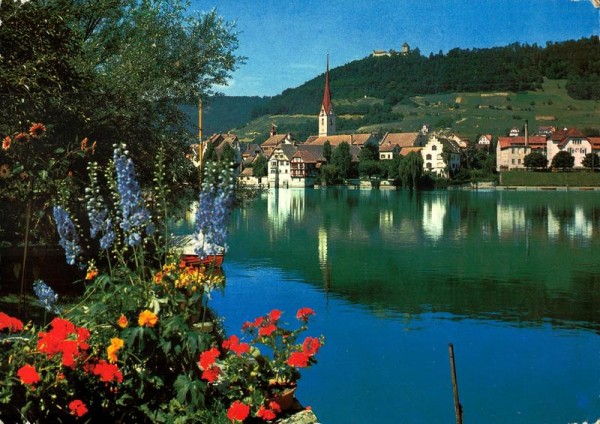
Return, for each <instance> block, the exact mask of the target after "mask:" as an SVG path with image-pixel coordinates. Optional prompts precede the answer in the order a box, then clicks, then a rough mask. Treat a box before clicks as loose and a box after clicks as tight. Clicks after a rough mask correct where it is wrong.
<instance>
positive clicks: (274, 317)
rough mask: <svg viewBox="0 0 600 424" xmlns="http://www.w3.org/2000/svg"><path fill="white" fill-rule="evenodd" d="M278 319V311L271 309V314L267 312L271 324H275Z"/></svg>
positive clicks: (279, 316) (279, 314)
mask: <svg viewBox="0 0 600 424" xmlns="http://www.w3.org/2000/svg"><path fill="white" fill-rule="evenodd" d="M279 318H281V311H280V310H278V309H273V310H272V311H271V312H269V320H271V322H273V323H275V322H277V321H279Z"/></svg>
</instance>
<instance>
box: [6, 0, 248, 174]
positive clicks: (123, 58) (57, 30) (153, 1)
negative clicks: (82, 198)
mask: <svg viewBox="0 0 600 424" xmlns="http://www.w3.org/2000/svg"><path fill="white" fill-rule="evenodd" d="M21 3H22V2H13V1H5V2H2V5H1V7H2V24H1V25H0V57H1V59H0V62H1V63H0V64H1V65H2V66H0V90H1V93H2V95H3V105H4V107H3V108H2V109H1V110H0V132H1V133H3V134H7V133H10V132H11V131H12V130H13V128H12V127H13V126H14V125H15V124H17V125H18V124H20V125H24V124H26V123H28V122H44V123H46V124H53V126H54V128H53V130H54V132H55V133H56V134H57V135H58V136H59V137H61V138H62V139H64V140H70V141H73V140H81V139H83V138H84V137H88V138H89V139H90V140H93V141H97V148H96V159H97V160H99V161H100V162H105V161H107V160H108V159H109V158H110V156H111V152H112V145H113V143H115V142H118V141H124V140H125V141H127V144H128V146H129V149H130V150H131V151H132V154H133V155H134V156H135V157H136V158H138V159H139V160H138V163H139V164H140V165H139V168H140V171H141V172H140V177H141V179H142V183H144V182H146V183H149V182H150V181H149V179H150V175H151V172H150V169H151V166H152V163H153V162H154V158H155V152H156V149H157V148H158V147H159V146H161V145H162V146H164V147H165V149H166V150H167V157H168V158H169V161H170V163H169V164H168V165H167V170H168V171H169V172H170V173H171V174H172V177H173V179H175V180H179V181H182V180H184V179H186V178H188V177H189V175H190V174H191V169H190V167H189V164H188V163H186V161H185V154H184V153H185V152H186V149H187V145H188V144H189V143H190V142H191V137H190V133H189V132H188V130H187V128H186V127H185V119H184V114H183V113H182V112H181V110H180V109H179V104H180V103H181V102H183V101H186V100H193V101H196V102H197V99H198V98H199V97H201V96H206V95H208V94H211V93H212V91H213V87H214V86H215V85H220V84H226V83H227V77H228V76H229V75H230V73H231V72H232V71H233V70H234V69H235V68H236V67H237V64H238V63H240V60H242V59H243V58H240V57H238V56H236V55H235V54H234V52H235V49H236V48H237V45H238V42H237V33H236V31H235V27H234V26H233V24H231V23H228V22H226V21H224V20H223V19H222V18H221V17H220V16H219V15H218V14H217V13H216V12H215V11H214V10H213V11H209V12H206V13H203V14H198V13H196V14H193V13H189V12H188V10H187V9H188V7H189V3H188V2H187V1H185V0H172V1H159V0H121V1H115V0H60V1H52V2H45V1H39V0H37V1H36V0H32V1H29V2H26V3H23V4H21Z"/></svg>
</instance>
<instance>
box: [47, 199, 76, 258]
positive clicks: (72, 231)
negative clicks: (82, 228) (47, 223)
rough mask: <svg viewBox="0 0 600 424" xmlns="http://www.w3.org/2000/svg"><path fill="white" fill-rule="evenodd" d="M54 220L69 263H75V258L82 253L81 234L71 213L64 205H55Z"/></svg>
mask: <svg viewBox="0 0 600 424" xmlns="http://www.w3.org/2000/svg"><path fill="white" fill-rule="evenodd" d="M53 214H54V222H56V230H57V231H58V235H59V237H60V245H61V246H62V247H63V249H65V256H66V257H67V263H68V264H69V265H74V264H75V259H76V258H77V256H78V255H79V254H80V253H81V247H79V235H78V234H77V228H76V227H75V224H74V223H73V220H72V219H71V217H70V216H69V213H68V212H67V211H66V209H65V208H63V207H62V206H58V205H57V206H54V209H53Z"/></svg>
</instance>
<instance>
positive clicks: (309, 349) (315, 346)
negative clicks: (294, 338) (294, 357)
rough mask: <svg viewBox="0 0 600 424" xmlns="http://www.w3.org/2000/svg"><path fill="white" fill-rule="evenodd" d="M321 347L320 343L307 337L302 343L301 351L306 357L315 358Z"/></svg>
mask: <svg viewBox="0 0 600 424" xmlns="http://www.w3.org/2000/svg"><path fill="white" fill-rule="evenodd" d="M320 347H321V341H320V340H319V339H318V338H316V337H307V338H306V339H304V343H302V350H303V352H304V353H305V354H306V355H307V356H315V355H316V354H317V352H318V351H319V349H320Z"/></svg>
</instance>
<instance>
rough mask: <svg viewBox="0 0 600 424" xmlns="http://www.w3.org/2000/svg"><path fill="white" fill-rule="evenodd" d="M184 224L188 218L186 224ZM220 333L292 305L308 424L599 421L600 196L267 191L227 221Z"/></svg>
mask: <svg viewBox="0 0 600 424" xmlns="http://www.w3.org/2000/svg"><path fill="white" fill-rule="evenodd" d="M188 225H191V224H188ZM224 270H225V274H226V276H227V288H226V289H225V291H224V293H223V294H222V295H221V294H217V295H215V296H214V297H213V299H212V300H211V302H212V305H213V307H214V308H215V309H216V310H217V311H218V312H219V313H220V314H222V315H223V316H225V317H226V321H225V326H226V329H227V330H228V331H229V332H236V333H239V328H240V326H241V325H242V323H243V322H244V321H247V320H249V319H253V318H255V317H257V316H259V315H262V314H265V313H266V312H268V311H270V310H271V309H273V308H277V309H280V310H282V311H284V312H285V314H284V319H285V318H286V317H287V318H288V319H289V321H290V322H292V321H294V318H293V317H294V313H295V311H296V310H297V309H298V308H300V307H303V306H309V307H311V308H313V309H314V310H315V311H316V312H317V315H316V317H315V318H314V320H313V322H312V326H311V328H310V330H309V333H310V335H319V334H323V335H324V336H325V338H326V345H325V346H324V347H323V348H322V350H321V351H320V352H319V355H318V359H319V363H318V364H317V365H315V366H314V367H312V368H310V369H307V370H306V371H305V372H304V373H303V377H302V379H301V380H300V381H299V388H298V391H297V396H298V397H299V399H300V400H301V402H302V403H303V404H304V405H309V406H311V407H312V409H313V410H314V411H315V413H316V414H317V416H318V417H319V419H320V422H322V423H325V424H335V423H343V424H347V423H360V424H362V423H424V422H441V423H450V422H454V420H455V418H454V403H453V394H452V383H451V376H450V364H449V358H448V345H449V343H453V345H454V351H455V361H456V371H457V376H458V390H459V395H460V401H461V404H462V406H463V410H464V421H465V422H466V423H532V422H536V423H575V422H576V423H582V422H583V421H586V420H587V421H595V420H596V419H598V418H600V337H599V330H600V302H599V301H600V193H598V192H575V191H570V192H513V191H511V192H505V191H479V192H470V191H439V192H437V191H434V192H418V193H411V192H408V191H392V190H389V191H388V190H381V191H379V190H348V189H335V188H331V189H323V190H293V189H290V190H283V189H280V190H277V191H272V192H270V193H268V194H265V195H263V196H262V197H260V198H259V199H256V201H254V202H253V203H252V204H251V205H250V206H249V207H247V208H245V209H242V210H238V211H236V213H235V214H234V217H233V222H232V225H231V235H230V248H229V252H228V254H227V257H226V261H225V265H224Z"/></svg>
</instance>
